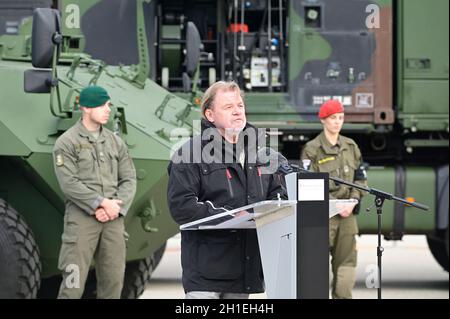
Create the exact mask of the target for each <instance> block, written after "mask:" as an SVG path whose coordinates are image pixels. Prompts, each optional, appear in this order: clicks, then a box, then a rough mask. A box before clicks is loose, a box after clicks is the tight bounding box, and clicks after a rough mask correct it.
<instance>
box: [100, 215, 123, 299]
mask: <svg viewBox="0 0 450 319" xmlns="http://www.w3.org/2000/svg"><path fill="white" fill-rule="evenodd" d="M125 258H126V246H125V229H124V218H123V217H119V218H117V219H115V220H113V221H110V222H106V223H104V224H103V231H102V235H101V237H100V241H99V243H98V247H97V252H96V255H95V262H96V266H95V271H96V276H97V298H98V299H119V298H120V295H121V292H122V287H123V280H124V275H125V262H126V259H125Z"/></svg>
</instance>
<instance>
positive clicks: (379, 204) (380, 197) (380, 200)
mask: <svg viewBox="0 0 450 319" xmlns="http://www.w3.org/2000/svg"><path fill="white" fill-rule="evenodd" d="M289 165H290V167H291V172H292V171H297V172H300V173H310V171H308V170H306V169H302V168H300V167H298V166H297V165H292V164H289ZM282 166H285V165H282ZM285 169H287V167H286V166H285V167H284V169H282V171H283V172H284V171H285ZM329 179H331V180H332V181H335V182H336V183H338V184H344V185H347V186H350V187H354V188H357V189H359V190H362V191H365V192H368V193H369V194H371V195H373V196H375V200H374V203H373V204H372V205H371V206H370V207H369V208H367V209H366V211H367V212H369V211H370V209H371V208H372V207H373V206H375V207H376V208H377V217H378V218H377V219H378V232H377V233H378V246H377V261H378V299H381V265H382V264H381V258H382V256H383V251H384V248H383V247H382V246H381V215H382V214H383V204H384V201H385V200H395V201H397V202H400V203H403V204H404V205H407V206H411V207H415V208H418V209H421V210H425V211H427V210H428V209H429V207H428V206H426V205H423V204H419V203H411V202H408V201H407V200H406V199H404V198H400V197H397V196H395V195H393V194H390V193H387V192H384V191H382V190H379V189H376V188H371V187H365V186H362V185H358V184H355V183H351V182H347V181H344V180H343V179H340V178H337V177H331V176H329Z"/></svg>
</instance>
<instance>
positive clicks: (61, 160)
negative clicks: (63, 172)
mask: <svg viewBox="0 0 450 319" xmlns="http://www.w3.org/2000/svg"><path fill="white" fill-rule="evenodd" d="M55 162H56V166H58V167H60V166H63V165H64V157H63V154H62V152H56V154H55Z"/></svg>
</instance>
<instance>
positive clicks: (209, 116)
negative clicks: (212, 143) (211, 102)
mask: <svg viewBox="0 0 450 319" xmlns="http://www.w3.org/2000/svg"><path fill="white" fill-rule="evenodd" d="M205 117H206V119H207V120H208V121H209V122H211V123H214V116H213V112H212V111H211V109H207V110H205Z"/></svg>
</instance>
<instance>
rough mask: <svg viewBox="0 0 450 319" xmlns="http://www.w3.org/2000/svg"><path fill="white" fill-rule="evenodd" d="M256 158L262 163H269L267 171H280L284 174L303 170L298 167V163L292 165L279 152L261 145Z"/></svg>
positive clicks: (271, 172)
mask: <svg viewBox="0 0 450 319" xmlns="http://www.w3.org/2000/svg"><path fill="white" fill-rule="evenodd" d="M257 158H258V160H259V161H260V162H262V163H269V165H268V166H267V167H264V168H263V169H266V170H267V171H266V172H267V173H270V174H273V173H276V172H280V173H282V174H284V175H286V174H289V173H293V172H302V171H305V170H303V169H301V168H299V167H298V165H294V164H291V163H289V161H288V160H287V158H286V157H284V155H283V154H281V153H280V152H277V151H275V150H274V149H272V148H270V147H261V148H260V149H259V150H258V153H257Z"/></svg>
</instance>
